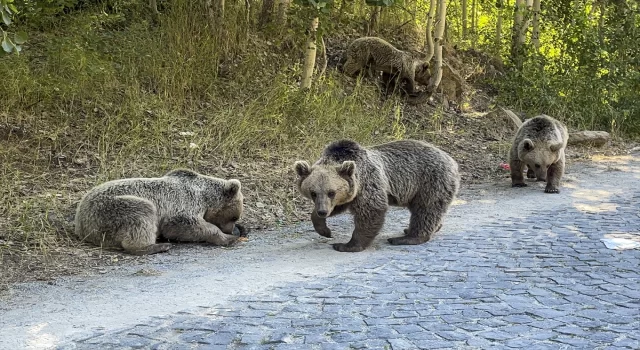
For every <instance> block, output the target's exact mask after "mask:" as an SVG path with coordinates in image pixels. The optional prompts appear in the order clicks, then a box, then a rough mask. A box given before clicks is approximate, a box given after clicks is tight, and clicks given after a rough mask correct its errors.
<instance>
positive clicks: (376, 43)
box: [342, 37, 430, 95]
mask: <svg viewBox="0 0 640 350" xmlns="http://www.w3.org/2000/svg"><path fill="white" fill-rule="evenodd" d="M346 57H347V60H346V62H345V63H344V65H343V68H342V70H343V72H344V73H345V74H346V75H348V76H350V77H356V76H357V75H358V74H360V72H362V71H364V70H365V69H372V70H373V71H375V72H376V73H377V72H380V71H382V72H383V80H384V83H385V85H386V87H387V90H388V89H390V88H395V85H396V83H398V82H399V83H401V82H404V83H406V84H407V93H409V94H410V95H415V93H416V82H418V83H422V84H424V85H427V84H428V83H429V77H430V74H429V63H428V62H424V61H422V60H421V59H420V58H419V57H414V55H413V54H411V53H410V52H406V51H402V50H398V49H396V48H395V47H394V46H393V45H391V44H389V43H388V42H387V41H385V40H383V39H380V38H378V37H362V38H358V39H356V40H354V41H352V42H351V44H349V47H348V48H347V52H346ZM398 85H399V84H398Z"/></svg>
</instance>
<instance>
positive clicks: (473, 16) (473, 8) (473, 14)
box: [471, 0, 478, 49]
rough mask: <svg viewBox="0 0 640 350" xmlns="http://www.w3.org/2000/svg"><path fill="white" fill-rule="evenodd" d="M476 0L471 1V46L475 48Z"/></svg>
mask: <svg viewBox="0 0 640 350" xmlns="http://www.w3.org/2000/svg"><path fill="white" fill-rule="evenodd" d="M477 13H478V0H473V2H472V3H471V36H472V37H471V47H472V48H474V49H475V48H476V42H477V41H478V40H477V39H478V35H477V32H478V16H476V14H477Z"/></svg>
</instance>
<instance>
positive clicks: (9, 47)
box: [2, 37, 13, 53]
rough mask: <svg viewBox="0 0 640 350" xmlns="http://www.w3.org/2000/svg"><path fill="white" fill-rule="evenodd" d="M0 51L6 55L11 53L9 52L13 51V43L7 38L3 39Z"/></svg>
mask: <svg viewBox="0 0 640 350" xmlns="http://www.w3.org/2000/svg"><path fill="white" fill-rule="evenodd" d="M2 49H3V50H4V52H7V53H11V51H13V43H12V42H11V40H9V38H7V37H5V38H4V40H2Z"/></svg>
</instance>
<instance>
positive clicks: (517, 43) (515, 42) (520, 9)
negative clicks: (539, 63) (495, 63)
mask: <svg viewBox="0 0 640 350" xmlns="http://www.w3.org/2000/svg"><path fill="white" fill-rule="evenodd" d="M524 11H525V0H516V4H515V7H514V14H513V29H512V31H511V60H512V61H513V63H514V65H515V66H516V68H518V69H520V68H522V55H523V49H524V47H523V46H524V35H521V33H522V25H523V22H524Z"/></svg>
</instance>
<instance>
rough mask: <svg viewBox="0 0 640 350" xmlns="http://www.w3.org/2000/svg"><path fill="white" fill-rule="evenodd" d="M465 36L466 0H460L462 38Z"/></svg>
mask: <svg viewBox="0 0 640 350" xmlns="http://www.w3.org/2000/svg"><path fill="white" fill-rule="evenodd" d="M466 38H467V0H462V39H466Z"/></svg>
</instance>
